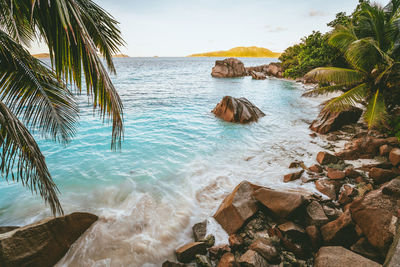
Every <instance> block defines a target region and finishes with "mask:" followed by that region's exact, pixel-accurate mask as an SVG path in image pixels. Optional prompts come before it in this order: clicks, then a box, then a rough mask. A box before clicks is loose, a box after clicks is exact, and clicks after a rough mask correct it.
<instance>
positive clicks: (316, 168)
mask: <svg viewBox="0 0 400 267" xmlns="http://www.w3.org/2000/svg"><path fill="white" fill-rule="evenodd" d="M308 169H309V170H310V171H312V172H315V173H321V172H323V171H324V169H323V168H322V167H321V166H320V165H318V164H314V165H312V166H311V167H310V168H308Z"/></svg>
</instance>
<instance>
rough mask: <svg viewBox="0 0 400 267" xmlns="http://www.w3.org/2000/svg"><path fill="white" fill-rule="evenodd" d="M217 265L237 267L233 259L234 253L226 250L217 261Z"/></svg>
mask: <svg viewBox="0 0 400 267" xmlns="http://www.w3.org/2000/svg"><path fill="white" fill-rule="evenodd" d="M217 267H239V266H238V264H237V263H236V260H235V255H233V254H232V253H230V252H228V253H225V254H224V255H223V256H222V258H221V260H220V261H219V263H218V265H217Z"/></svg>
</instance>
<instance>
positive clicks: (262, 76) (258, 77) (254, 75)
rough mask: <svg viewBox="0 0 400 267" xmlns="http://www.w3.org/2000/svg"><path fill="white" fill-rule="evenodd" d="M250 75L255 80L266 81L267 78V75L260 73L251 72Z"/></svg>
mask: <svg viewBox="0 0 400 267" xmlns="http://www.w3.org/2000/svg"><path fill="white" fill-rule="evenodd" d="M250 75H251V77H252V78H253V79H255V80H265V79H266V78H267V75H265V74H264V73H262V72H258V71H252V72H250Z"/></svg>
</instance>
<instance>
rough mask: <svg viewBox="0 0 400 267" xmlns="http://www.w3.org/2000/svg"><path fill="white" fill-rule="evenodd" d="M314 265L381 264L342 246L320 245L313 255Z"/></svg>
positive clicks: (368, 266)
mask: <svg viewBox="0 0 400 267" xmlns="http://www.w3.org/2000/svg"><path fill="white" fill-rule="evenodd" d="M314 266H315V267H344V266H357V267H379V266H382V265H380V264H378V263H376V262H374V261H372V260H370V259H367V258H364V257H363V256H361V255H358V254H356V253H354V252H352V251H350V250H348V249H345V248H344V247H322V248H320V250H319V251H318V253H317V255H316V256H315V261H314Z"/></svg>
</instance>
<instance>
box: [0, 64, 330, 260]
mask: <svg viewBox="0 0 400 267" xmlns="http://www.w3.org/2000/svg"><path fill="white" fill-rule="evenodd" d="M242 61H243V62H244V63H245V65H246V66H255V65H261V64H266V63H269V62H271V61H273V60H272V59H242ZM115 62H116V68H117V73H118V75H117V76H116V77H113V81H114V84H115V86H116V88H117V89H118V91H119V93H120V96H121V98H122V100H123V104H124V108H125V109H124V112H125V115H124V119H125V139H124V142H123V146H122V150H121V151H119V152H112V151H110V137H111V129H110V127H109V126H108V125H104V124H102V122H101V121H100V120H99V118H98V117H97V116H95V114H94V113H93V110H92V108H91V106H90V105H88V101H87V97H80V98H79V99H80V112H81V113H80V114H81V115H80V116H81V118H80V124H79V126H78V133H77V135H76V137H75V139H74V140H73V141H72V142H71V143H70V144H69V145H68V146H66V147H63V146H61V145H58V144H54V143H52V142H50V141H46V140H40V141H39V144H40V147H41V149H42V151H43V153H44V154H45V156H46V161H47V163H48V167H49V169H50V171H51V173H52V176H53V178H54V180H55V181H56V183H57V185H58V187H59V189H60V191H61V193H62V194H61V202H62V205H63V208H64V210H65V212H66V213H70V212H73V211H87V212H92V213H94V214H97V215H99V216H100V219H99V221H98V222H97V223H95V224H94V226H93V227H92V228H91V229H90V230H89V231H87V232H86V233H85V234H84V235H83V236H82V237H81V238H80V239H79V240H78V242H76V243H75V244H74V245H73V247H72V249H71V250H70V251H69V252H68V254H67V255H66V256H65V257H64V258H63V259H62V260H61V261H60V262H59V264H58V265H59V266H68V265H70V266H153V265H154V266H160V263H161V262H162V261H164V260H165V259H166V258H173V250H174V248H176V247H177V246H179V245H181V244H183V243H184V242H187V241H189V240H191V236H190V231H191V230H190V229H191V226H192V225H193V224H194V223H196V222H199V221H202V220H203V219H204V218H208V220H209V224H210V229H209V231H216V232H217V242H218V243H226V242H227V240H226V238H227V236H226V234H225V233H224V232H223V231H222V230H221V229H220V228H219V226H218V225H217V224H216V223H215V221H214V220H213V219H212V218H211V217H210V216H211V215H212V214H213V212H214V211H215V210H216V209H217V207H218V205H219V203H220V202H221V200H222V199H223V197H224V196H226V194H228V193H229V192H230V191H231V190H232V189H233V188H234V187H235V186H236V185H237V184H238V183H239V182H240V181H242V180H249V181H251V182H255V183H257V184H260V185H266V186H269V187H273V188H283V189H293V190H299V189H301V190H307V191H311V192H312V191H314V190H315V188H313V186H312V185H310V184H307V185H301V182H300V181H297V182H292V183H289V184H283V183H282V177H283V174H285V173H287V172H289V170H288V168H287V167H288V165H289V163H290V162H292V161H293V160H295V159H300V160H304V161H305V163H306V164H311V163H313V162H314V158H315V153H316V152H317V151H318V150H320V149H321V148H320V146H319V144H318V143H319V142H322V141H321V140H313V142H311V143H310V141H311V140H312V139H311V137H310V136H309V133H310V131H309V129H308V122H309V121H310V120H311V119H312V118H314V117H315V116H316V115H317V113H318V105H319V104H320V101H321V100H320V99H315V98H303V97H301V94H302V93H303V92H304V90H305V89H304V87H303V86H302V85H300V84H296V83H294V82H290V81H285V80H278V79H267V80H252V79H251V78H250V77H244V78H235V79H214V78H212V77H211V76H210V72H211V68H212V67H213V65H214V62H215V58H120V59H116V60H115ZM225 95H231V96H235V97H246V98H247V99H249V100H250V101H251V102H252V103H254V104H255V105H256V106H258V107H259V108H260V109H261V110H262V111H263V112H264V113H266V117H264V118H262V119H261V120H260V121H259V122H258V123H253V124H249V125H236V124H231V123H226V122H223V121H221V120H219V119H217V118H215V117H214V116H213V114H212V113H210V111H211V110H212V109H213V108H214V106H215V105H216V104H217V103H218V102H219V101H220V100H221V99H222V97H223V96H225ZM38 138H39V137H38ZM49 215H50V213H49V209H48V208H47V207H45V206H44V204H43V203H42V200H41V199H40V198H38V197H36V196H32V194H31V193H30V192H29V191H27V190H25V189H24V188H22V186H21V185H19V184H7V183H5V182H0V225H24V224H27V223H31V222H33V221H36V220H39V219H41V218H44V217H47V216H49Z"/></svg>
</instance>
